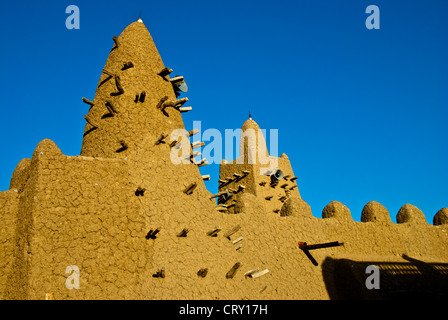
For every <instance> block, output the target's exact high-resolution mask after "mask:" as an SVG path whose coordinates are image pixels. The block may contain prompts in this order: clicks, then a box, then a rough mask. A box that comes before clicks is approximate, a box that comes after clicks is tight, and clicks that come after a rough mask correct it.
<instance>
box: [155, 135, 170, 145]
mask: <svg viewBox="0 0 448 320" xmlns="http://www.w3.org/2000/svg"><path fill="white" fill-rule="evenodd" d="M167 137H168V135H167V134H166V133H162V134H161V135H160V136H159V138H158V139H157V141H156V146H158V145H159V144H161V143H166V142H165V139H166V138H167Z"/></svg>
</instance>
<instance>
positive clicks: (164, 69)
mask: <svg viewBox="0 0 448 320" xmlns="http://www.w3.org/2000/svg"><path fill="white" fill-rule="evenodd" d="M171 72H173V69H170V68H163V69H162V70H161V71H160V72H158V73H157V74H158V75H159V76H161V77H166V76H167V75H169V74H170V73H171Z"/></svg>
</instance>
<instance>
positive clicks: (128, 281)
mask: <svg viewBox="0 0 448 320" xmlns="http://www.w3.org/2000/svg"><path fill="white" fill-rule="evenodd" d="M111 47H112V48H111V52H110V55H109V57H108V59H107V62H106V65H105V67H104V69H103V72H102V74H101V76H100V79H99V83H98V87H97V90H96V95H95V97H94V98H93V99H92V98H91V99H92V100H89V99H88V98H84V99H83V100H84V102H85V104H83V105H84V106H86V110H88V112H87V114H86V116H85V119H86V125H85V131H84V136H83V143H82V150H81V154H80V155H79V156H66V155H64V154H63V153H62V152H61V151H60V149H59V148H58V147H57V146H56V144H55V143H54V142H53V141H51V140H43V141H42V142H40V143H39V144H38V145H37V147H36V149H35V150H34V153H33V154H32V157H31V159H23V160H22V161H20V162H19V163H18V165H17V167H16V169H15V171H14V173H13V175H12V178H11V183H10V189H9V190H8V191H3V192H0V207H1V209H0V210H1V220H2V222H1V233H0V299H54V300H60V299H61V300H64V299H67V300H70V299H181V300H183V299H189V300H193V299H226V300H227V299H257V300H264V299H350V298H355V299H395V298H403V297H447V296H448V208H443V209H441V210H440V211H439V212H437V213H436V214H435V216H434V220H433V224H432V225H430V224H428V223H427V221H426V219H425V216H424V215H423V213H422V211H420V210H419V209H418V208H417V207H415V206H413V205H411V204H404V205H403V207H402V208H401V209H400V210H399V212H398V213H397V216H396V219H397V223H393V222H392V220H391V217H390V213H389V212H388V211H387V209H386V208H385V207H384V206H382V205H381V204H380V203H378V202H375V201H372V202H369V203H367V204H366V205H365V207H364V209H363V211H362V216H361V221H360V222H358V221H354V220H353V219H352V216H351V213H350V210H349V209H348V208H347V207H346V206H345V205H344V204H342V203H340V202H337V201H333V202H331V203H329V204H328V205H327V206H326V207H325V208H324V210H323V212H322V218H317V217H314V216H313V215H312V213H311V208H310V206H309V205H308V204H307V203H306V202H305V201H304V200H303V199H302V198H301V196H300V192H299V188H298V185H297V177H296V176H295V174H300V173H294V172H293V170H292V168H291V164H290V161H289V159H288V157H287V156H286V154H282V155H281V156H280V157H278V158H275V157H271V156H269V155H268V154H267V155H266V156H267V157H268V158H270V159H273V160H276V163H277V166H276V168H274V170H273V171H272V170H271V172H270V173H269V174H266V173H265V174H261V172H262V171H263V169H266V170H265V172H269V170H268V169H269V168H266V166H267V165H266V164H261V163H257V162H255V163H250V161H248V158H249V155H250V153H251V152H253V150H258V149H259V148H260V147H264V148H265V147H266V146H265V143H266V142H265V141H264V139H263V137H262V136H257V138H256V139H249V138H248V136H245V135H244V134H243V133H244V132H246V131H247V130H248V129H251V130H253V131H255V132H257V131H259V130H260V128H259V126H258V124H257V123H256V122H255V121H254V120H252V119H248V120H247V121H246V122H245V123H244V124H243V125H242V135H241V137H242V138H241V141H240V157H242V158H239V159H235V160H234V161H231V162H225V161H223V162H222V163H221V165H220V175H219V182H218V183H219V193H218V194H211V193H210V192H209V191H208V190H207V189H206V187H205V183H204V180H206V179H209V177H206V176H203V175H201V167H202V166H204V165H206V164H207V162H206V161H205V160H202V161H196V159H195V156H196V155H197V154H199V153H198V151H200V147H201V146H202V145H203V143H201V142H200V141H198V142H194V138H195V137H194V135H195V132H194V131H190V132H188V133H187V132H186V131H185V132H186V134H185V135H184V136H183V137H181V138H179V139H178V140H172V139H171V138H170V133H171V132H173V130H176V129H185V126H184V123H183V120H182V114H183V113H184V112H187V111H189V107H184V106H183V105H184V104H185V102H186V101H187V98H179V97H180V95H179V94H178V93H177V91H178V89H179V88H181V85H182V83H180V85H179V83H178V82H176V81H177V80H176V79H175V78H176V77H174V78H173V77H172V76H171V73H172V70H171V69H169V68H167V67H166V66H165V65H164V64H163V61H162V59H161V57H160V55H159V53H158V51H157V48H156V46H155V44H154V42H153V40H152V38H151V35H150V33H149V32H148V30H147V28H146V27H145V25H144V23H143V21H141V20H140V19H139V21H136V22H134V23H132V24H130V25H129V26H128V27H127V28H126V29H125V30H124V31H123V33H122V34H121V35H120V36H119V37H113V43H112V41H111ZM187 141H188V144H189V149H190V151H191V153H190V154H189V155H187V156H186V158H187V159H188V161H187V164H184V163H182V164H174V163H173V161H171V154H172V152H173V148H178V146H179V145H180V144H181V142H183V143H184V144H185V142H187ZM179 150H180V149H179ZM184 156H185V155H184ZM238 160H239V161H238ZM370 265H375V266H377V268H378V269H379V271H380V289H368V288H367V287H366V278H367V277H368V274H367V273H366V268H367V267H368V266H370ZM68 266H77V267H78V269H79V288H78V289H76V288H74V289H68V287H67V279H68V277H69V276H70V274H68V273H66V270H67V267H68Z"/></svg>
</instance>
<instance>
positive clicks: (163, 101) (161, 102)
mask: <svg viewBox="0 0 448 320" xmlns="http://www.w3.org/2000/svg"><path fill="white" fill-rule="evenodd" d="M166 100H168V96H164V97H163V98H162V99H160V101H159V103H158V104H157V106H156V109H162V106H163V104H164V103H165V101H166Z"/></svg>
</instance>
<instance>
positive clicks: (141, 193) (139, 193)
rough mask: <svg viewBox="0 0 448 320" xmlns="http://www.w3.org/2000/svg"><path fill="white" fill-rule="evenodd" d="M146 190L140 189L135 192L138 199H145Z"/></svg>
mask: <svg viewBox="0 0 448 320" xmlns="http://www.w3.org/2000/svg"><path fill="white" fill-rule="evenodd" d="M145 191H146V189H145V188H142V187H138V188H137V190H135V196H136V197H143V196H144V195H145Z"/></svg>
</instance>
